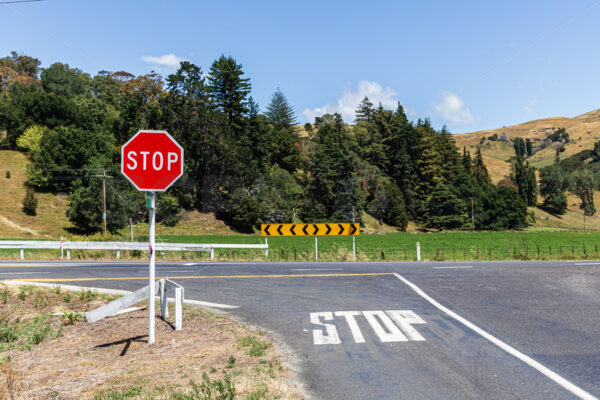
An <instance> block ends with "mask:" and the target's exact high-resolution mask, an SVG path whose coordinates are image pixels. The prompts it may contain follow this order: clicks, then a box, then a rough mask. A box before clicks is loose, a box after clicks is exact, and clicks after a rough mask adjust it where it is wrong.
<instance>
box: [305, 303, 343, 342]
mask: <svg viewBox="0 0 600 400" xmlns="http://www.w3.org/2000/svg"><path fill="white" fill-rule="evenodd" d="M321 318H323V320H325V321H333V313H332V312H328V311H326V312H317V313H310V322H311V323H312V324H315V325H319V326H324V327H325V332H326V335H324V334H323V331H322V330H321V329H313V341H314V343H315V344H340V343H342V341H341V340H340V337H339V335H338V332H337V329H336V327H335V325H333V324H327V323H325V322H321V320H320V319H321Z"/></svg>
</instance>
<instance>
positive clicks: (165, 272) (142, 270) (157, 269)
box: [137, 267, 196, 278]
mask: <svg viewBox="0 0 600 400" xmlns="http://www.w3.org/2000/svg"><path fill="white" fill-rule="evenodd" d="M163 268H164V267H163ZM159 270H160V267H157V268H156V271H157V272H158V271H159ZM160 271H161V274H169V273H171V272H196V271H190V270H186V271H172V270H170V269H162V270H160ZM137 272H139V273H148V270H147V269H141V270H139V271H137ZM173 278H177V277H176V276H174V277H173Z"/></svg>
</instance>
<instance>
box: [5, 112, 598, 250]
mask: <svg viewBox="0 0 600 400" xmlns="http://www.w3.org/2000/svg"><path fill="white" fill-rule="evenodd" d="M298 128H299V130H300V131H302V132H301V133H302V135H303V136H306V132H305V131H304V127H303V126H299V127H298ZM560 128H564V129H565V130H566V132H567V133H568V134H569V137H570V142H569V143H566V144H565V151H564V152H563V153H561V159H565V158H568V157H570V156H572V155H575V154H577V153H579V152H581V151H583V150H591V149H593V147H594V143H595V142H597V141H598V140H600V109H598V110H595V111H591V112H588V113H586V114H582V115H579V116H577V117H574V118H566V117H553V118H544V119H539V120H535V121H530V122H525V123H522V124H518V125H513V126H507V127H502V128H498V129H489V130H483V131H477V132H472V133H466V134H457V135H455V136H454V137H455V139H456V144H457V145H458V146H459V147H460V148H462V147H463V146H464V147H466V148H467V149H468V150H469V151H470V152H471V154H473V153H474V152H475V150H476V147H477V146H478V145H480V143H481V147H482V152H483V156H484V159H485V163H486V165H487V168H488V170H489V172H490V175H491V177H492V180H493V181H494V182H495V183H496V182H498V181H499V180H500V179H502V178H503V177H505V176H507V175H508V174H509V173H510V162H509V159H510V158H511V157H512V156H513V155H514V150H513V148H512V146H511V145H510V142H506V141H492V140H488V139H487V138H488V137H490V136H492V135H494V134H497V135H498V136H500V135H502V134H504V135H506V137H507V138H508V139H509V140H510V141H512V140H513V139H514V138H515V137H522V138H523V139H526V138H529V139H530V140H531V141H532V143H533V144H534V146H535V145H536V144H538V143H540V142H541V141H542V140H544V139H545V138H546V137H547V136H548V135H550V134H552V133H554V132H556V131H557V130H558V129H560ZM482 138H486V139H485V140H483V142H482ZM555 149H556V146H555V144H552V145H551V146H549V147H546V148H545V149H543V150H540V151H538V152H537V153H535V154H534V155H533V156H532V157H530V158H529V162H530V163H531V164H532V165H534V166H535V167H538V168H541V167H544V166H547V165H550V164H551V163H552V162H553V160H554V154H555ZM28 163H29V161H28V160H27V157H26V156H25V155H24V154H22V153H19V152H16V151H8V150H2V151H0V165H2V166H4V168H3V170H0V185H1V187H2V190H1V191H0V238H54V239H57V238H60V237H61V236H63V237H65V238H69V237H71V236H72V234H71V232H70V228H72V224H71V222H70V221H69V220H68V218H67V217H66V210H67V207H68V199H67V196H66V195H64V194H58V195H56V194H52V193H37V198H38V207H37V215H36V216H29V215H26V214H25V213H24V212H23V209H22V208H23V205H22V202H23V198H24V197H25V191H26V188H25V184H24V183H25V181H26V178H27V177H26V170H27V164H28ZM9 176H10V177H9ZM140 195H141V194H140ZM568 200H569V209H568V211H567V213H566V214H565V215H562V216H560V217H557V216H553V215H551V214H548V213H546V212H544V211H542V210H539V209H534V211H535V214H536V220H537V221H536V223H535V225H534V226H532V227H530V228H529V229H530V230H563V229H583V225H584V224H583V214H582V212H581V210H579V199H578V198H577V197H575V196H573V195H570V194H569V197H568ZM539 201H540V202H541V199H539ZM595 202H596V204H597V205H599V204H600V193H596V195H595ZM363 220H364V222H365V228H364V231H365V233H391V232H395V231H396V229H395V228H393V227H390V226H387V225H385V224H383V225H380V224H379V223H378V221H377V220H375V219H374V218H372V217H371V216H369V215H367V214H364V215H363ZM134 223H135V221H134ZM586 227H587V228H588V229H591V230H600V216H594V217H591V218H587V219H586ZM416 230H417V227H416V226H415V225H414V224H413V223H410V224H409V226H408V231H412V232H414V231H416ZM147 231H148V225H147V224H145V223H139V224H136V225H135V226H134V235H136V236H138V235H145V234H147ZM121 233H122V234H123V235H128V234H129V228H126V229H123V231H122V232H121ZM157 234H158V235H182V234H186V235H189V234H193V235H202V234H213V235H228V234H236V232H233V231H232V230H231V229H230V228H229V227H228V226H227V225H226V224H225V223H223V221H219V220H217V219H216V218H215V216H214V214H205V213H200V212H197V211H190V212H185V213H184V214H183V215H182V219H181V222H180V223H179V224H177V226H175V227H166V226H162V225H159V226H158V227H157Z"/></svg>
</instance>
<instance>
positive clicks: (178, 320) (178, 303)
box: [175, 288, 183, 331]
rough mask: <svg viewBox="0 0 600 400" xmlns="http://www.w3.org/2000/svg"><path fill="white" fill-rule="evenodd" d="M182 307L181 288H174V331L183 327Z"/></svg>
mask: <svg viewBox="0 0 600 400" xmlns="http://www.w3.org/2000/svg"><path fill="white" fill-rule="evenodd" d="M182 307H183V289H182V288H175V330H176V331H180V330H181V329H182V328H183V318H182Z"/></svg>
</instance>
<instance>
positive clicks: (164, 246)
mask: <svg viewBox="0 0 600 400" xmlns="http://www.w3.org/2000/svg"><path fill="white" fill-rule="evenodd" d="M0 249H20V250H21V260H23V259H24V258H25V249H50V250H60V255H61V258H63V252H64V250H66V251H67V260H70V259H71V250H75V249H77V250H115V251H116V252H117V258H120V257H121V250H149V247H148V243H143V242H141V243H140V242H71V241H65V242H61V241H43V240H0ZM215 249H264V250H265V257H268V255H269V245H268V244H195V243H157V244H156V246H155V249H154V251H210V259H211V260H214V259H215Z"/></svg>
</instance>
